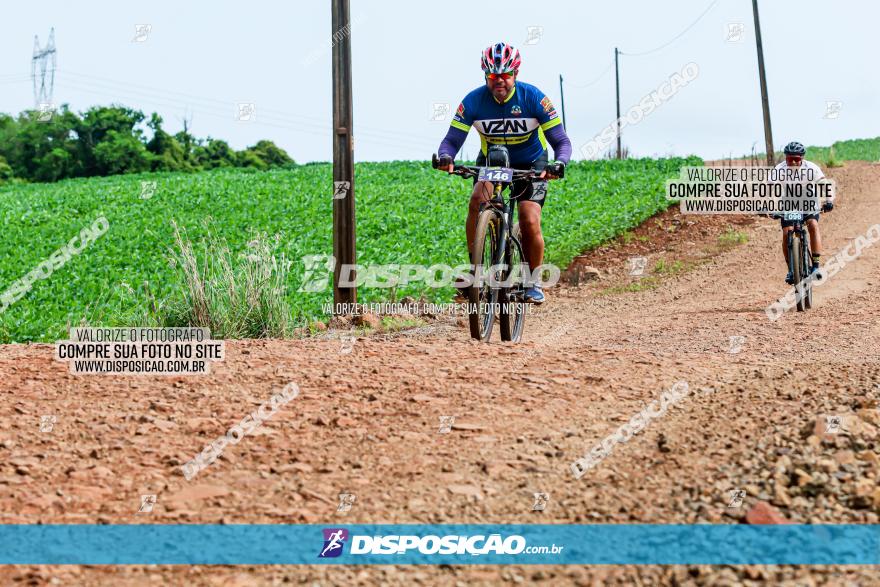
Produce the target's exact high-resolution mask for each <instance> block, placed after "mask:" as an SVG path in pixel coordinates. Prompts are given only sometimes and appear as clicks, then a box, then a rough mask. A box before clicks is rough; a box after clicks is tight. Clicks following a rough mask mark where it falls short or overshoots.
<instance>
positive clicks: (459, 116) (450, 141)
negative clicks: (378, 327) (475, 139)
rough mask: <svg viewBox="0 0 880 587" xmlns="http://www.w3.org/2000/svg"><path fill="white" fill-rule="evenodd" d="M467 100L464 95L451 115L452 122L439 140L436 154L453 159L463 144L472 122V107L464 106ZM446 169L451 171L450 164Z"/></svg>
mask: <svg viewBox="0 0 880 587" xmlns="http://www.w3.org/2000/svg"><path fill="white" fill-rule="evenodd" d="M467 100H468V99H467V97H465V99H464V100H462V101H461V104H459V105H458V108H457V109H456V111H455V115H454V116H453V117H452V122H450V123H449V130H448V131H447V132H446V136H445V137H443V140H442V141H441V142H440V147H439V148H438V149H437V154H438V155H440V156H441V157H442V156H443V155H448V156H449V157H450V158H451V159H455V156H456V155H458V152H459V151H460V150H461V148H462V147H463V146H464V141H465V139H467V136H468V132H470V130H471V125H472V124H473V123H474V121H473V112H472V108H465V102H466V101H467ZM447 171H449V172H450V173H451V172H452V165H450V166H449V168H448V169H447Z"/></svg>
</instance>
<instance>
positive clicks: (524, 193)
mask: <svg viewBox="0 0 880 587" xmlns="http://www.w3.org/2000/svg"><path fill="white" fill-rule="evenodd" d="M546 166H547V152H546V151H545V152H544V153H543V154H542V155H541V156H540V157H538V159H536V160H535V161H532V162H531V163H530V164H529V165H524V166H523V168H525V169H535V170H538V171H540V170H542V169H544V167H546ZM512 189H513V197H515V198H516V200H517V206H518V208H519V228H520V231H521V232H522V245H523V254H524V255H525V257H526V262H528V264H529V268H530V269H531V270H532V271H534V270H535V268H537V267H540V266H541V265H542V264H543V263H544V235H543V234H542V232H541V209H542V208H543V207H544V200H545V199H546V196H547V182H546V181H540V180H538V181H517V182H514V184H513V186H512Z"/></svg>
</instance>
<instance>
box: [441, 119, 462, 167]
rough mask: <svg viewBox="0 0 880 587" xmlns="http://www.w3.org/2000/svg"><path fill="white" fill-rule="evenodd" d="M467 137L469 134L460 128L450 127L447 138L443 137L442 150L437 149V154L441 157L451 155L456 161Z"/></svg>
mask: <svg viewBox="0 0 880 587" xmlns="http://www.w3.org/2000/svg"><path fill="white" fill-rule="evenodd" d="M467 136H468V133H467V132H465V131H463V130H461V129H460V128H456V127H454V126H450V127H449V131H448V132H447V133H446V136H445V137H443V140H442V141H441V142H440V148H438V149H437V154H438V155H441V156H442V155H449V156H450V157H452V158H453V159H455V156H456V155H458V152H459V151H460V150H461V148H462V147H463V146H464V141H465V139H466V138H467Z"/></svg>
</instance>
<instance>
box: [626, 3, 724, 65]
mask: <svg viewBox="0 0 880 587" xmlns="http://www.w3.org/2000/svg"><path fill="white" fill-rule="evenodd" d="M716 4H718V0H713V1H712V3H711V4H709V6H708V7H707V8H706V10H704V11H703V12H702V13H701V14H700V16H698V17H697V19H696V20H695V21H694V22H692V23H691V24H689V25H688V26H687V28H686V29H684V30H683V31H681V32H680V33H678V34H677V35H675V36H674V37H672V38H671V39H670V40H668V41H667V42H665V43H663V44H662V45H660V46H659V47H654V48H653V49H651V50H649V51H641V52H639V53H625V52H623V51H621V52H620V54H621V55H626V56H628V57H641V56H642V55H649V54H651V53H654V52H655V51H659V50H660V49H665V48H666V47H668V46H669V45H671V44H672V43H674V42H675V41H677V40H678V39H680V38H681V37H682V36H684V34H685V33H686V32H688V31H689V30H691V29H692V28H693V27H694V25H696V24H697V23H698V22H700V21H701V20H702V19H703V17H704V16H706V14H708V13H709V11H710V10H712V7H713V6H715V5H716Z"/></svg>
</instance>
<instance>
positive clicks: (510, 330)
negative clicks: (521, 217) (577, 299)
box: [498, 222, 527, 342]
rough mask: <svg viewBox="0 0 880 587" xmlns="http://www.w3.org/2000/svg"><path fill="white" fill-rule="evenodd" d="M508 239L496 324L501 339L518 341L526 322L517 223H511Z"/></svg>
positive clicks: (523, 277)
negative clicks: (499, 310)
mask: <svg viewBox="0 0 880 587" xmlns="http://www.w3.org/2000/svg"><path fill="white" fill-rule="evenodd" d="M510 235H511V238H510V240H509V241H508V255H507V261H506V263H507V269H506V270H505V272H504V275H503V283H504V284H505V286H504V287H503V288H502V289H501V312H500V315H499V316H498V325H499V326H500V330H501V340H506V341H510V342H519V341H520V340H521V339H522V333H523V327H524V326H525V322H526V304H525V301H524V300H525V297H524V296H525V275H524V274H523V272H524V270H526V268H527V266H526V261H525V256H524V255H523V250H522V245H520V242H519V238H520V230H519V223H518V222H517V223H516V224H514V225H513V229H512V230H511V232H510Z"/></svg>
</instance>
